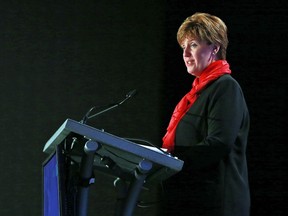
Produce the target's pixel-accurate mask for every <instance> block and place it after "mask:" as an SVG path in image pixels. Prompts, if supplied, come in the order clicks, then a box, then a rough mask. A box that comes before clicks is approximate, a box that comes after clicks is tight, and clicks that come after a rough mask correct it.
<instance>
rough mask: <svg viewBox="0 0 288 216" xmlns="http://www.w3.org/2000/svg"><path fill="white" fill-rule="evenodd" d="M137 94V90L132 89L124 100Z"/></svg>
mask: <svg viewBox="0 0 288 216" xmlns="http://www.w3.org/2000/svg"><path fill="white" fill-rule="evenodd" d="M136 93H137V90H136V89H134V90H132V91H130V92H128V93H127V94H126V98H130V97H133V96H134V95H135V94H136Z"/></svg>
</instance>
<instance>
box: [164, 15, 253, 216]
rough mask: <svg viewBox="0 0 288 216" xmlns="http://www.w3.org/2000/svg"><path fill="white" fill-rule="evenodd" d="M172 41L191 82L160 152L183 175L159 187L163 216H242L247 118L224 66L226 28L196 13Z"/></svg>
mask: <svg viewBox="0 0 288 216" xmlns="http://www.w3.org/2000/svg"><path fill="white" fill-rule="evenodd" d="M177 40H178V43H179V44H180V46H181V47H182V49H183V60H184V63H185V65H186V67H187V71H188V73H189V74H191V75H193V76H195V79H194V81H193V85H192V89H191V91H190V92H188V93H187V94H186V95H185V96H184V97H183V98H182V99H181V101H180V102H179V103H178V105H177V106H176V108H175V110H174V112H173V115H172V117H171V120H170V123H169V126H168V128H167V133H166V134H165V136H164V137H163V148H166V149H168V151H170V152H172V153H173V154H174V155H176V156H178V157H179V158H180V159H182V160H183V161H184V167H183V170H182V171H181V172H179V173H178V174H176V175H175V176H173V177H171V178H170V179H169V180H167V182H165V186H166V189H167V190H166V192H167V194H166V195H165V197H167V203H166V205H165V206H163V208H164V209H166V210H165V211H166V214H163V215H191V216H194V215H207V216H208V215H209V216H248V215H249V209H250V195H249V185H248V174H247V163H246V155H245V154H246V145H247V137H248V132H249V113H248V109H247V106H246V102H245V99H244V96H243V92H242V90H241V87H240V86H239V84H238V83H237V81H236V80H235V79H233V78H232V77H231V70H230V68H229V64H228V62H227V61H226V49H227V45H228V39H227V28H226V25H225V23H224V22H223V21H222V20H221V19H219V18H218V17H216V16H213V15H210V14H207V13H196V14H194V15H192V16H191V17H188V18H187V19H186V20H185V21H184V22H183V23H182V25H181V26H180V28H179V30H178V33H177Z"/></svg>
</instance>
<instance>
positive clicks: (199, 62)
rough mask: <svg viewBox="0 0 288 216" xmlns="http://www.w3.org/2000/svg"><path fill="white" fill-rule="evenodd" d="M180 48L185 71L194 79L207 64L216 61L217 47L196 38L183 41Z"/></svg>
mask: <svg viewBox="0 0 288 216" xmlns="http://www.w3.org/2000/svg"><path fill="white" fill-rule="evenodd" d="M181 47H182V49H183V60H184V62H185V65H186V68H187V71H188V73H189V74H191V75H193V76H196V77H199V76H200V75H201V73H202V71H203V70H204V69H205V68H206V67H207V66H208V65H209V64H211V63H212V62H214V61H216V53H217V52H218V50H219V47H217V46H215V45H213V44H208V43H207V42H206V41H200V40H199V39H197V38H186V39H184V41H183V42H182V44H181Z"/></svg>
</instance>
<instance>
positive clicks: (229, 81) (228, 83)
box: [211, 74, 241, 91]
mask: <svg viewBox="0 0 288 216" xmlns="http://www.w3.org/2000/svg"><path fill="white" fill-rule="evenodd" d="M212 86H213V87H214V88H221V89H222V88H223V89H235V90H236V89H238V90H240V91H241V87H240V85H239V83H238V82H237V81H236V80H235V79H234V78H233V77H232V76H231V75H229V74H226V75H223V76H221V77H219V78H218V79H217V80H215V82H213V83H212V84H211V87H212Z"/></svg>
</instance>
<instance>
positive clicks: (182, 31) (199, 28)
mask: <svg viewBox="0 0 288 216" xmlns="http://www.w3.org/2000/svg"><path fill="white" fill-rule="evenodd" d="M187 37H188V38H191V37H192V38H193V37H196V38H198V39H200V40H201V41H207V43H208V44H215V45H217V46H220V49H219V52H218V53H217V56H218V58H219V59H223V60H225V59H226V50H227V46H228V37H227V26H226V25H225V23H224V22H223V21H222V20H221V19H220V18H219V17H216V16H213V15H211V14H208V13H195V14H193V15H192V16H189V17H187V18H186V19H185V20H184V22H183V23H182V24H181V26H180V27H179V29H178V32H177V41H178V43H179V44H180V45H181V44H182V43H183V40H184V39H185V38H187Z"/></svg>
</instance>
